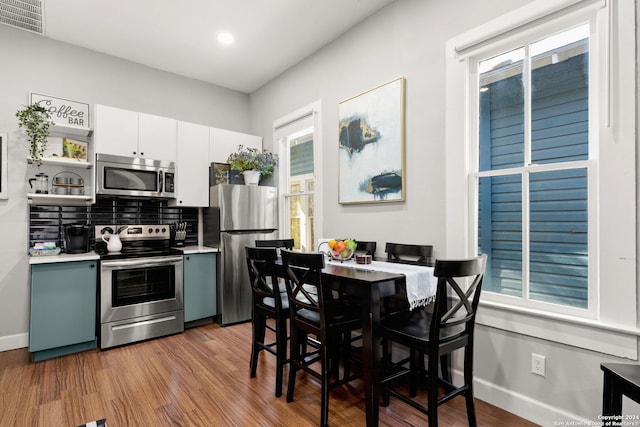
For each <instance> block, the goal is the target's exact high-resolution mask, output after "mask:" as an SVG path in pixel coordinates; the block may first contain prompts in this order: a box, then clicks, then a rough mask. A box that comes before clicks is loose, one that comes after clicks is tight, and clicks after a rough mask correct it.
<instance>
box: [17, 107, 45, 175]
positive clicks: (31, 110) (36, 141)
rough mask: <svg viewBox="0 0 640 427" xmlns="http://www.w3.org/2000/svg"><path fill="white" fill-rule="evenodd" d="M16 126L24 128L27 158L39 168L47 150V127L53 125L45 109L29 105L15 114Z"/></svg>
mask: <svg viewBox="0 0 640 427" xmlns="http://www.w3.org/2000/svg"><path fill="white" fill-rule="evenodd" d="M16 117H17V118H18V126H19V127H20V128H24V130H25V131H26V132H27V137H28V138H29V157H30V158H31V160H32V161H33V163H34V164H36V165H38V166H40V165H41V164H42V157H43V156H44V152H45V150H46V148H47V137H48V136H49V127H50V126H51V125H52V124H53V122H52V121H51V116H50V115H49V112H48V111H47V109H46V108H44V107H42V106H40V105H38V104H31V105H28V106H26V107H25V108H23V109H22V110H18V111H17V112H16Z"/></svg>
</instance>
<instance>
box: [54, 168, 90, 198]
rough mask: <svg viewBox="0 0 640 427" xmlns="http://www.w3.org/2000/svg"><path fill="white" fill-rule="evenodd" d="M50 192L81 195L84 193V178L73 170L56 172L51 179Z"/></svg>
mask: <svg viewBox="0 0 640 427" xmlns="http://www.w3.org/2000/svg"><path fill="white" fill-rule="evenodd" d="M68 175H75V176H68ZM51 192H52V193H53V194H60V195H69V194H70V195H74V196H81V195H83V194H84V179H82V177H81V176H80V175H78V174H77V173H75V172H70V171H62V172H58V173H57V174H55V175H54V176H53V178H52V179H51Z"/></svg>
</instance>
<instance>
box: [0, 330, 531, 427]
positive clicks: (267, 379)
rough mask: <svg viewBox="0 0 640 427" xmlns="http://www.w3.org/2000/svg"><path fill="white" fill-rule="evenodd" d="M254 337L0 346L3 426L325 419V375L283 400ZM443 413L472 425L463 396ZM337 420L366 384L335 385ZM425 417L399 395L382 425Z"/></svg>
mask: <svg viewBox="0 0 640 427" xmlns="http://www.w3.org/2000/svg"><path fill="white" fill-rule="evenodd" d="M250 337H251V324H250V323H243V324H240V325H234V326H228V327H224V328H222V327H220V326H218V325H217V324H209V325H204V326H199V327H196V328H192V329H187V330H186V331H185V332H184V333H182V334H177V335H173V336H169V337H163V338H159V339H155V340H150V341H146V342H142V343H135V344H130V345H126V346H122V347H118V348H112V349H109V350H105V351H100V350H91V351H86V352H83V353H78V354H73V355H69V356H64V357H59V358H56V359H52V360H47V361H43V362H37V363H32V362H31V361H30V355H29V352H28V351H27V349H26V348H22V349H17V350H11V351H5V352H0V427H9V426H19V427H22V426H28V427H34V426H42V427H50V426H55V427H57V426H71V427H74V426H78V425H80V424H84V423H86V422H90V421H93V420H98V419H101V418H106V419H107V424H108V426H109V427H128V426H132V427H140V426H154V427H157V426H172V427H173V426H242V427H244V426H295V427H304V426H316V425H318V422H319V419H320V387H319V383H318V382H317V380H316V379H315V378H312V377H309V376H307V375H306V374H302V373H300V374H298V379H297V381H296V390H295V396H294V399H295V400H294V401H293V402H291V403H287V402H286V400H285V396H284V394H285V393H286V380H285V385H284V392H283V396H281V397H280V398H276V397H275V395H274V381H275V357H273V356H272V355H270V354H265V353H264V352H263V354H261V355H260V359H259V363H258V375H257V378H249V354H250V347H251V338H250ZM285 379H286V371H285ZM476 400H477V399H476ZM476 414H477V418H478V424H479V425H480V426H494V427H507V426H508V427H512V426H523V427H528V426H535V424H533V423H530V422H528V421H526V420H524V419H522V418H519V417H517V416H515V415H513V414H510V413H508V412H506V411H503V410H501V409H499V408H497V407H495V406H492V405H489V404H487V403H485V402H482V401H480V400H477V403H476ZM439 416H440V420H441V425H442V426H447V427H458V426H466V425H467V419H466V409H465V405H464V399H462V398H456V399H453V400H451V401H450V402H447V403H446V404H445V405H442V406H441V407H440V408H439ZM329 423H330V425H333V426H362V425H364V424H365V415H364V394H363V388H362V382H360V381H355V382H353V383H351V384H349V385H345V386H342V387H340V388H337V389H334V390H332V392H331V395H330V403H329ZM426 424H427V421H426V416H425V415H423V414H421V413H419V412H417V411H415V410H414V409H413V408H411V407H409V406H407V405H405V404H403V403H402V402H399V401H397V400H395V401H394V400H393V399H392V401H391V404H390V405H389V406H388V407H386V408H381V410H380V425H381V426H418V425H426Z"/></svg>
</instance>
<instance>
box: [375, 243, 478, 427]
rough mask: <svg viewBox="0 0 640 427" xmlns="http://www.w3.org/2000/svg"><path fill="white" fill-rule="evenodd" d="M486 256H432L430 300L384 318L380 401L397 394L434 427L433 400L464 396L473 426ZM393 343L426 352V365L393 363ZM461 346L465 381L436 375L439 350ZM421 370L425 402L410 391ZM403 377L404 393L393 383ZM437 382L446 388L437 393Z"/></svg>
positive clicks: (435, 408)
mask: <svg viewBox="0 0 640 427" xmlns="http://www.w3.org/2000/svg"><path fill="white" fill-rule="evenodd" d="M486 261H487V256H486V255H481V256H479V257H476V258H472V259H465V260H438V261H436V264H435V268H434V275H435V276H436V277H437V278H438V288H437V291H436V299H435V301H434V302H433V303H431V304H429V305H428V306H427V307H425V308H424V309H419V310H413V311H411V312H408V313H399V314H396V315H393V316H389V317H387V318H386V319H384V321H383V324H382V331H381V333H382V340H383V356H382V360H383V362H382V365H383V374H382V379H381V381H380V384H381V387H382V396H383V404H384V405H388V404H389V396H390V395H392V396H394V397H397V398H398V399H400V400H401V401H403V402H405V403H407V404H409V405H411V406H413V407H414V408H416V409H418V410H419V411H421V412H423V413H425V414H427V416H428V421H429V426H431V427H436V426H437V425H438V405H440V404H442V403H445V402H447V401H449V400H450V399H452V398H454V397H456V396H459V395H462V396H464V397H465V400H466V405H467V419H468V421H469V425H470V426H475V425H476V416H475V405H474V401H473V343H474V328H475V320H476V312H477V309H478V302H479V301H480V292H481V290H482V281H483V278H484V272H485V266H486ZM465 283H468V286H465V285H464V284H465ZM449 296H450V297H449ZM393 343H398V344H402V345H404V346H406V347H408V348H409V349H411V350H413V351H412V354H414V355H415V354H420V355H426V356H427V357H428V361H427V365H426V368H424V367H422V366H421V364H420V363H418V361H417V360H416V359H415V357H411V356H410V357H408V358H405V359H403V360H401V361H398V362H395V363H394V362H393V361H392V344H393ZM460 349H461V350H462V351H463V352H464V362H463V371H464V372H463V378H464V384H462V385H460V386H456V385H454V384H453V383H452V381H451V380H449V379H445V378H443V377H441V376H440V375H438V367H439V361H440V360H441V357H442V356H443V355H447V354H450V353H451V352H453V351H455V350H460ZM421 357H422V356H421ZM407 363H408V366H407ZM422 365H423V364H422ZM425 374H426V378H427V397H426V403H427V404H426V405H425V404H423V403H421V401H420V400H419V399H418V398H417V397H416V392H415V391H416V390H415V387H416V383H417V380H418V379H421V378H423V376H424V375H425ZM406 378H409V379H410V383H411V387H410V393H409V395H407V393H406V392H405V391H403V389H401V388H398V386H397V383H398V382H400V380H402V379H406ZM439 385H441V386H442V387H443V388H444V393H445V394H444V395H443V396H440V397H438V386H439Z"/></svg>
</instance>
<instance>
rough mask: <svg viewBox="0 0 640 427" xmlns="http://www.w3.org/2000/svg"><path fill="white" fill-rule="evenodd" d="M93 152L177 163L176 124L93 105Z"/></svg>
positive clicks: (158, 118) (172, 121)
mask: <svg viewBox="0 0 640 427" xmlns="http://www.w3.org/2000/svg"><path fill="white" fill-rule="evenodd" d="M94 132H95V134H94V140H95V144H96V150H95V151H96V153H101V154H114V155H118V156H129V157H144V158H147V159H153V160H169V161H174V162H175V161H176V148H177V121H176V120H174V119H170V118H167V117H160V116H154V115H152V114H145V113H138V112H136V111H129V110H124V109H121V108H115V107H108V106H106V105H96V114H95V131H94Z"/></svg>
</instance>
